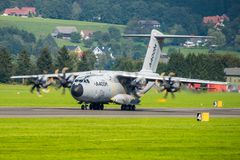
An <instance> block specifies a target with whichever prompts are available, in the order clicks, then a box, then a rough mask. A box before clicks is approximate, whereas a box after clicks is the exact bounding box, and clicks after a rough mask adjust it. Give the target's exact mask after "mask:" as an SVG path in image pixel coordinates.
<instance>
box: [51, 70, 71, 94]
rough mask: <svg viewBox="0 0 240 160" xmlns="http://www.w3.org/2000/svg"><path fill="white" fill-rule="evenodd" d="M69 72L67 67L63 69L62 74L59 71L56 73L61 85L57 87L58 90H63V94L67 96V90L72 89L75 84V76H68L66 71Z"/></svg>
mask: <svg viewBox="0 0 240 160" xmlns="http://www.w3.org/2000/svg"><path fill="white" fill-rule="evenodd" d="M67 70H68V68H67V67H64V68H63V69H62V74H59V73H58V71H59V70H58V69H57V70H56V71H55V74H58V76H57V78H58V80H59V82H60V83H59V85H58V86H57V88H58V89H59V88H61V87H62V88H63V91H62V94H65V89H66V88H70V87H71V86H72V83H73V75H71V74H70V75H68V76H67V75H66V71H67Z"/></svg>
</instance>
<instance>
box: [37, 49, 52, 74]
mask: <svg viewBox="0 0 240 160" xmlns="http://www.w3.org/2000/svg"><path fill="white" fill-rule="evenodd" d="M37 68H38V72H39V73H42V72H43V71H46V72H48V73H49V72H51V71H53V64H52V57H51V55H50V53H49V50H48V48H43V50H42V51H41V54H40V56H39V58H38V59H37Z"/></svg>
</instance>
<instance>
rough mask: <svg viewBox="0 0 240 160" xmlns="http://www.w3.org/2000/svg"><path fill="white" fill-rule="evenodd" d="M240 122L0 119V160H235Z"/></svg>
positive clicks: (238, 152) (239, 152) (239, 148)
mask: <svg viewBox="0 0 240 160" xmlns="http://www.w3.org/2000/svg"><path fill="white" fill-rule="evenodd" d="M239 124H240V118H226V119H224V118H212V119H211V120H210V121H209V122H197V121H196V120H195V119H192V118H15V119H14V118H1V119H0V131H1V132H0V159H1V160H16V159H21V160H25V159H31V160H38V159H39V160H40V159H41V160H42V159H44V160H56V159H64V160H68V159H69V160H70V159H71V160H74V159H76V160H77V159H88V160H95V159H97V160H101V159H102V160H106V159H109V160H111V159H112V160H116V159H137V160H141V159H144V160H150V159H189V160H192V159H194V160H202V159H214V160H216V159H218V160H221V159H228V160H231V159H234V160H237V159H240V138H239V137H240V128H239Z"/></svg>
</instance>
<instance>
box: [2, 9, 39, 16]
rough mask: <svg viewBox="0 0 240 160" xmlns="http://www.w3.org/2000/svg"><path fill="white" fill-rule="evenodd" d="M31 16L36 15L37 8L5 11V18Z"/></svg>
mask: <svg viewBox="0 0 240 160" xmlns="http://www.w3.org/2000/svg"><path fill="white" fill-rule="evenodd" d="M29 14H33V15H36V8H35V7H22V8H21V9H20V8H18V7H15V8H7V9H5V10H4V12H3V15H4V16H29Z"/></svg>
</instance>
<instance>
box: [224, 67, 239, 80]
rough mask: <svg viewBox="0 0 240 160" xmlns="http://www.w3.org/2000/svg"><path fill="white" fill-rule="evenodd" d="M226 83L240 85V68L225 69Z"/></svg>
mask: <svg viewBox="0 0 240 160" xmlns="http://www.w3.org/2000/svg"><path fill="white" fill-rule="evenodd" d="M224 73H225V76H226V81H227V82H230V83H240V68H225V69H224Z"/></svg>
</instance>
